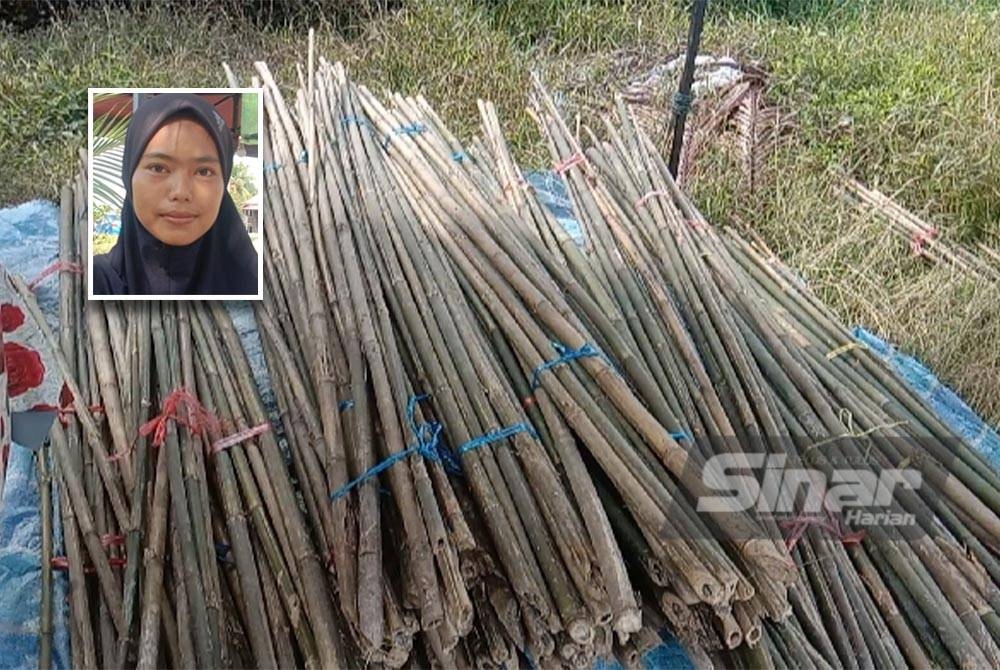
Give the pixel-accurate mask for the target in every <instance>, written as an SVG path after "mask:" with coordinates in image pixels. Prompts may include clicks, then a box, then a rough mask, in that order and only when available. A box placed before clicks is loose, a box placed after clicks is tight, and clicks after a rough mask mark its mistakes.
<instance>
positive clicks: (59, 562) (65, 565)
mask: <svg viewBox="0 0 1000 670" xmlns="http://www.w3.org/2000/svg"><path fill="white" fill-rule="evenodd" d="M127 563H128V561H127V560H125V559H124V558H121V557H119V556H112V557H110V558H109V559H108V564H109V565H110V566H111V567H112V568H124V567H125V565H126V564H127ZM51 565H52V569H53V570H69V559H68V558H67V557H65V556H53V557H52V563H51ZM83 571H84V573H86V574H88V575H92V574H94V573H95V572H96V570H94V566H92V565H85V566H83Z"/></svg>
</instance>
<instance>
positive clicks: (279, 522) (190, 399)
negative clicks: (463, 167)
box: [15, 173, 348, 668]
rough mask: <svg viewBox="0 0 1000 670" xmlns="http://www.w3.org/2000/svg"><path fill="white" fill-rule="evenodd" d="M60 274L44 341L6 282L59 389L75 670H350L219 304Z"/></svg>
mask: <svg viewBox="0 0 1000 670" xmlns="http://www.w3.org/2000/svg"><path fill="white" fill-rule="evenodd" d="M85 184H86V181H85V175H84V174H82V173H81V175H80V177H79V178H78V179H77V180H76V181H75V182H74V183H73V184H71V185H69V186H67V187H66V188H64V189H63V193H62V216H61V224H62V225H61V230H60V260H61V261H65V262H66V263H76V262H78V261H79V259H80V249H86V242H85V237H84V236H85V235H86V234H87V225H86V221H87V212H86V189H85ZM60 277H61V280H60V289H61V291H60V296H61V300H60V330H59V333H58V334H55V333H52V332H51V331H50V329H49V327H48V325H47V324H46V321H45V319H44V317H43V315H42V314H41V312H40V310H39V309H38V305H37V302H36V301H35V299H34V296H33V294H32V292H31V290H30V289H29V288H28V286H27V285H25V284H24V282H22V281H20V280H15V283H16V288H17V290H18V292H19V294H20V295H21V297H22V298H23V299H24V301H25V303H26V304H27V305H28V307H29V311H30V312H31V316H32V318H33V322H34V326H35V327H36V328H38V329H39V330H40V331H41V332H42V333H43V335H44V337H45V339H46V340H48V342H49V343H50V345H52V348H53V349H54V350H55V351H57V352H58V353H57V356H56V358H57V362H58V365H59V368H60V372H61V374H62V376H63V377H64V378H65V380H66V392H65V393H64V396H65V397H64V398H62V399H61V400H62V401H65V402H66V405H65V406H64V407H62V408H60V412H59V414H60V416H61V417H62V421H61V422H57V423H56V425H55V427H54V429H53V431H52V434H51V438H50V444H51V447H50V449H51V452H52V461H53V471H54V475H53V476H54V478H55V480H57V481H58V484H59V488H60V491H61V495H60V496H59V501H60V507H61V515H62V520H63V528H64V539H65V542H64V544H65V553H66V556H64V557H56V559H55V560H53V561H52V566H51V568H52V569H56V568H58V569H66V570H68V572H69V581H70V603H71V617H70V619H71V624H72V625H71V630H70V633H71V647H72V659H73V666H74V667H80V668H96V667H105V668H121V667H140V668H155V667H213V668H215V667H296V666H302V665H306V666H308V667H346V666H347V665H348V661H347V659H346V658H345V656H344V655H343V648H342V643H341V640H340V632H339V628H338V621H337V618H336V615H335V614H334V608H333V599H332V597H331V595H330V593H329V591H328V589H327V582H326V571H325V566H324V564H323V562H322V561H321V560H320V558H319V557H318V556H317V554H316V553H315V550H314V547H313V545H312V543H311V541H310V537H309V534H308V529H307V525H306V520H305V517H304V515H303V513H302V511H301V510H300V507H299V502H298V497H297V496H298V494H297V492H296V489H295V487H294V480H293V478H292V476H291V474H290V473H289V472H288V469H287V467H286V462H285V459H284V457H283V455H282V452H281V450H280V448H279V443H278V439H277V435H276V434H275V432H274V431H273V430H272V426H271V424H270V423H268V421H267V415H266V413H265V408H264V406H263V404H262V402H261V400H260V396H259V394H258V391H257V386H256V383H255V381H254V378H253V376H252V372H251V368H250V364H249V362H248V360H247V358H246V353H245V352H244V349H243V346H242V344H241V342H240V338H239V335H238V334H237V331H236V329H235V328H234V326H233V322H232V320H231V318H230V315H229V313H228V312H227V311H226V309H225V307H224V306H223V305H222V304H220V303H203V304H199V303H171V302H162V303H143V302H127V303H117V302H92V301H91V302H87V301H86V300H85V293H84V292H83V290H84V285H83V282H82V279H81V278H80V277H79V276H77V275H74V274H73V273H68V272H65V273H61V275H60ZM48 451H49V449H48V448H47V449H45V450H43V451H42V455H41V456H40V458H39V463H40V464H41V465H40V467H41V468H44V465H45V464H46V463H47V452H48ZM41 474H42V475H44V476H47V474H48V473H47V472H42V473H41ZM42 500H43V507H42V513H43V533H44V534H45V546H48V547H49V551H48V552H45V551H43V561H44V562H45V564H46V565H45V567H46V569H45V570H43V577H45V579H43V589H44V591H43V597H42V603H43V605H42V607H43V609H42V624H41V629H42V631H43V636H42V647H41V650H42V654H41V655H40V665H41V666H42V667H50V664H51V625H52V616H51V612H52V606H53V603H52V589H51V579H48V578H49V577H50V576H51V571H50V570H49V558H48V556H46V553H49V554H50V553H51V529H52V524H51V521H47V520H46V519H49V518H50V515H49V513H48V510H47V509H46V507H45V501H47V500H51V498H50V497H49V494H48V490H47V489H43V490H42Z"/></svg>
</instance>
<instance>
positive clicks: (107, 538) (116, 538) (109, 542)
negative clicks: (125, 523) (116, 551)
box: [101, 533, 125, 547]
mask: <svg viewBox="0 0 1000 670" xmlns="http://www.w3.org/2000/svg"><path fill="white" fill-rule="evenodd" d="M101 544H103V545H104V546H105V547H120V546H122V545H123V544H125V536H124V535H114V534H112V533H107V534H106V535H101Z"/></svg>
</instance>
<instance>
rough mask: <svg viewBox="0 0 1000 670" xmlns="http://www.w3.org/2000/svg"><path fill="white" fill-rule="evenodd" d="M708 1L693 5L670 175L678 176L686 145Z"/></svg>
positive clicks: (677, 97) (676, 102)
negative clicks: (697, 60)
mask: <svg viewBox="0 0 1000 670" xmlns="http://www.w3.org/2000/svg"><path fill="white" fill-rule="evenodd" d="M707 6H708V0H694V3H693V4H692V5H691V32H690V33H689V34H688V46H687V54H685V58H684V72H683V73H682V74H681V84H680V86H679V87H678V88H677V93H675V94H674V99H673V110H674V141H673V144H671V146H670V164H669V168H670V174H672V175H673V176H674V177H676V176H677V166H678V165H679V164H680V162H681V148H682V147H683V145H684V123H685V122H686V121H687V115H688V111H690V109H691V84H692V83H693V82H694V60H695V58H697V56H698V45H699V43H700V42H701V29H702V26H704V25H705V7H707Z"/></svg>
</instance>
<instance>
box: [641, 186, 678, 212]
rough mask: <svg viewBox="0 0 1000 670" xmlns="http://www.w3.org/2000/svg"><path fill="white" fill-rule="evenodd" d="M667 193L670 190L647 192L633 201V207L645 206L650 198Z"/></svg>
mask: <svg viewBox="0 0 1000 670" xmlns="http://www.w3.org/2000/svg"><path fill="white" fill-rule="evenodd" d="M668 195H670V191H663V190H660V191H650V192H649V193H647V194H646V195H644V196H642V197H641V198H639V199H638V200H636V201H635V208H636V209H639V208H640V207H645V206H646V203H647V202H649V201H650V200H652V199H653V198H658V197H661V196H668Z"/></svg>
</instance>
